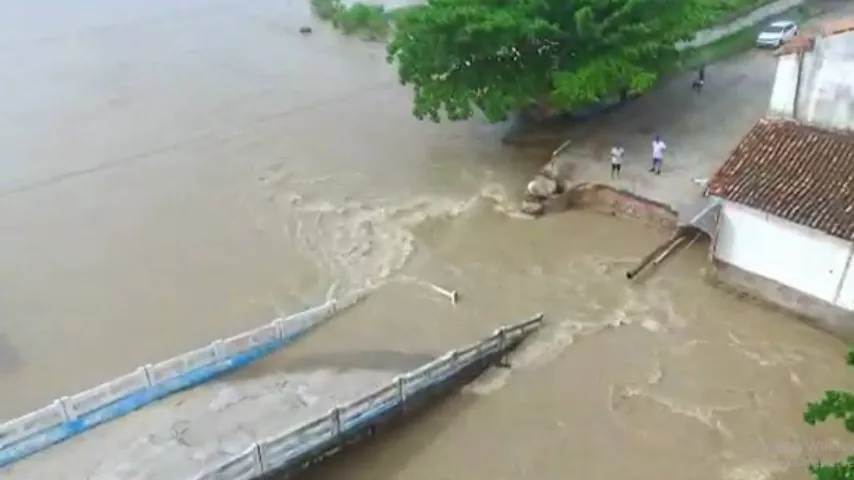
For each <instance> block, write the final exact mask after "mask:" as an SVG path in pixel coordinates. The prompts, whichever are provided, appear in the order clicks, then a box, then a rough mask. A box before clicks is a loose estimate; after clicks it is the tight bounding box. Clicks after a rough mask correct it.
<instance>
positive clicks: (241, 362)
mask: <svg viewBox="0 0 854 480" xmlns="http://www.w3.org/2000/svg"><path fill="white" fill-rule="evenodd" d="M314 326H316V325H312V327H314ZM311 329H312V328H311V327H309V328H308V329H306V330H303V331H301V332H297V333H295V334H293V335H291V336H289V337H286V338H284V339H276V340H274V341H271V342H268V343H265V344H262V345H258V346H256V347H254V348H252V349H249V350H245V351H243V352H240V353H237V354H235V355H232V356H230V357H227V358H225V359H223V360H220V361H218V362H216V363H212V364H209V365H205V366H202V367H199V368H197V369H195V370H190V371H188V372H186V373H183V374H181V375H178V376H176V377H174V378H170V379H166V380H163V381H162V382H160V383H158V384H156V385H152V386H151V387H150V388H146V389H141V390H138V391H136V392H133V393H130V394H128V395H126V396H124V397H122V398H119V399H117V400H115V401H113V402H112V403H109V404H106V405H104V406H102V407H100V408H98V409H96V410H92V411H91V412H87V413H85V414H82V415H80V416H79V417H77V418H75V419H73V420H69V421H68V422H65V423H62V424H60V425H56V426H53V427H48V428H46V429H44V430H41V431H39V432H36V433H34V434H32V435H30V436H27V437H24V438H22V439H20V440H17V441H16V442H15V443H12V444H11V445H7V446H5V447H3V448H2V449H0V468H3V467H6V466H8V465H10V464H12V463H15V462H17V461H19V460H22V459H23V458H26V457H28V456H30V455H32V454H34V453H37V452H40V451H42V450H44V449H46V448H48V447H50V446H52V445H55V444H57V443H60V442H63V441H65V440H68V439H69V438H71V437H74V436H77V435H80V434H81V433H84V432H86V431H88V430H91V429H92V428H95V427H96V426H98V425H101V424H103V423H106V422H108V421H111V420H114V419H116V418H119V417H122V416H124V415H127V414H128V413H130V412H133V411H134V410H138V409H140V408H142V407H144V406H146V405H149V404H151V403H153V402H156V401H158V400H160V399H163V398H165V397H168V396H170V395H172V394H175V393H178V392H180V391H182V390H186V389H188V388H190V387H195V386H198V385H200V384H202V383H205V382H207V381H210V380H212V379H214V378H217V377H220V376H222V375H223V374H225V373H228V372H231V371H233V370H236V369H239V368H242V367H245V366H247V365H249V364H251V363H254V362H256V361H258V360H260V359H261V358H263V357H265V356H267V355H270V354H271V353H274V352H276V351H277V350H279V349H281V348H282V347H284V346H287V345H288V344H290V343H293V342H294V341H296V340H297V339H299V337H301V336H303V335H304V334H306V333H308V332H309V331H310V330H311Z"/></svg>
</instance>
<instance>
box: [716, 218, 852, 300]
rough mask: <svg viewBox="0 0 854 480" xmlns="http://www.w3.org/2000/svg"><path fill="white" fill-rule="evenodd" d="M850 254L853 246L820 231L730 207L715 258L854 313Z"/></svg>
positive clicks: (719, 237) (720, 231) (722, 224)
mask: <svg viewBox="0 0 854 480" xmlns="http://www.w3.org/2000/svg"><path fill="white" fill-rule="evenodd" d="M851 253H852V249H851V243H850V242H845V241H843V240H841V239H838V238H835V237H831V236H829V235H826V234H824V233H822V232H819V231H817V230H812V229H808V228H805V227H801V226H800V225H797V224H794V223H792V222H789V221H786V220H783V219H781V218H778V217H775V216H772V215H768V214H766V213H763V212H759V211H757V210H754V209H751V208H748V207H745V206H742V205H739V204H734V203H732V202H724V204H723V208H722V209H721V215H720V220H719V224H718V235H717V240H716V242H715V251H714V256H715V258H716V259H719V260H721V261H724V262H726V263H728V264H730V265H733V266H736V267H738V268H740V269H742V270H745V271H747V272H750V273H753V274H756V275H760V276H762V277H765V278H768V279H770V280H773V281H775V282H778V283H780V284H783V285H785V286H787V287H790V288H793V289H795V290H799V291H801V292H804V293H806V294H809V295H811V296H813V297H816V298H818V299H821V300H824V301H826V302H828V303H832V304H837V305H839V306H841V307H844V308H846V309H849V310H854V273H852V272H851V271H850V269H846V264H847V263H848V260H849V257H850V256H851ZM846 270H848V271H846ZM843 277H847V278H843ZM843 280H845V281H843Z"/></svg>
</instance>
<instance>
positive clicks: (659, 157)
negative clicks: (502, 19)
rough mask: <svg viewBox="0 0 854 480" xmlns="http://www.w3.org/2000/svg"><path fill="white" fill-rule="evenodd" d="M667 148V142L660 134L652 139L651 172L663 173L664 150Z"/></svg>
mask: <svg viewBox="0 0 854 480" xmlns="http://www.w3.org/2000/svg"><path fill="white" fill-rule="evenodd" d="M665 150H667V144H665V143H664V141H663V140H662V139H661V136H660V135H656V136H655V140H653V141H652V168H650V169H649V171H650V172H652V173H654V174H656V175H661V164H662V163H664V151H665Z"/></svg>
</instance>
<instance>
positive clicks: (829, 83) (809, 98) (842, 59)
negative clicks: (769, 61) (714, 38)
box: [768, 32, 854, 129]
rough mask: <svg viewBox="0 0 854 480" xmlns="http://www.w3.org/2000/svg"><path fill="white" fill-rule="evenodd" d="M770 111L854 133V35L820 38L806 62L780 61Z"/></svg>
mask: <svg viewBox="0 0 854 480" xmlns="http://www.w3.org/2000/svg"><path fill="white" fill-rule="evenodd" d="M798 70H800V77H801V78H800V86H798V85H799V84H798ZM796 92H797V93H796ZM795 106H797V108H795ZM768 110H769V114H771V115H776V116H786V117H792V118H797V119H798V120H800V121H802V122H805V123H810V124H813V125H817V126H821V127H827V128H835V129H854V32H845V33H840V34H836V35H831V36H828V37H820V38H818V39H817V40H816V44H815V49H814V50H813V51H812V52H809V53H806V54H804V55H803V60H800V61H799V56H798V55H797V54H791V55H786V56H782V57H780V60H779V62H778V64H777V76H776V78H775V81H774V88H773V90H772V93H771V100H770V104H769V108H768Z"/></svg>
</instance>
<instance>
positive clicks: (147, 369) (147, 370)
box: [142, 363, 154, 388]
mask: <svg viewBox="0 0 854 480" xmlns="http://www.w3.org/2000/svg"><path fill="white" fill-rule="evenodd" d="M153 368H154V367H153V366H152V365H151V364H150V363H148V364H146V365H145V366H143V367H142V371H143V372H145V384H146V385H148V388H151V387H153V386H154V380H152V378H151V370H152V369H153Z"/></svg>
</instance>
